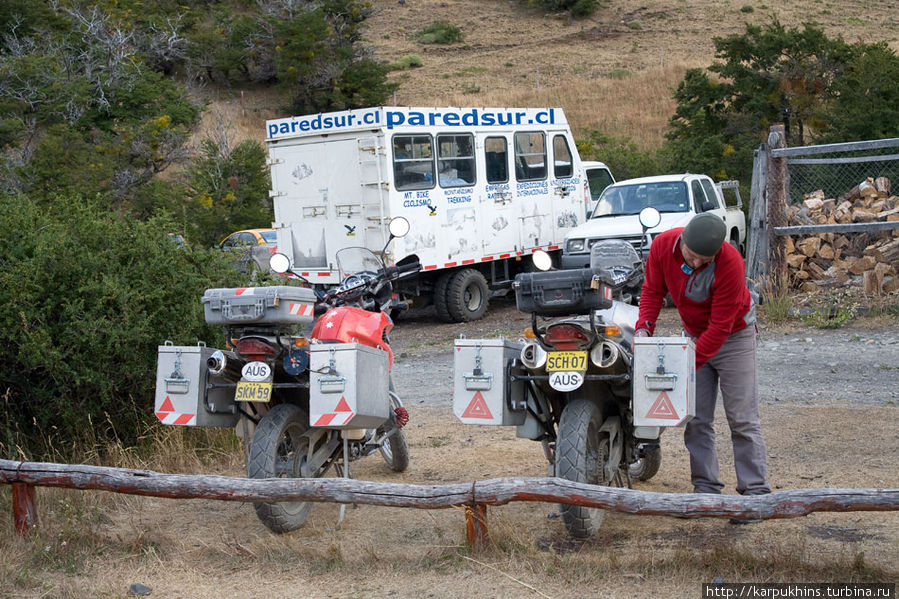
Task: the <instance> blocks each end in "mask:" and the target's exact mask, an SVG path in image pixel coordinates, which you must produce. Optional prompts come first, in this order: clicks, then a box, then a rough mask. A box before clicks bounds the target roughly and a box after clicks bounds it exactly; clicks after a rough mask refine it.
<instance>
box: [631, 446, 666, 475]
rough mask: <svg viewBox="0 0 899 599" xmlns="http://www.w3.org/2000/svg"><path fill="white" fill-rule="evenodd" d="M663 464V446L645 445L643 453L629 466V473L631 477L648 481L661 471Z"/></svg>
mask: <svg viewBox="0 0 899 599" xmlns="http://www.w3.org/2000/svg"><path fill="white" fill-rule="evenodd" d="M661 465H662V448H661V447H658V446H656V447H644V448H643V450H642V455H641V456H640V457H639V458H637V460H636V461H634V462H632V463H631V464H630V465H629V466H628V467H627V469H628V473H629V474H630V475H631V478H636V479H637V480H642V481H647V480H649V479H651V478H652V477H653V476H655V475H656V474H657V473H658V472H659V467H660V466H661Z"/></svg>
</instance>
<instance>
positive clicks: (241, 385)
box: [234, 381, 272, 402]
mask: <svg viewBox="0 0 899 599" xmlns="http://www.w3.org/2000/svg"><path fill="white" fill-rule="evenodd" d="M271 398H272V384H271V383H257V382H255V381H238V382H237V391H235V393H234V401H262V402H268V401H269V400H271Z"/></svg>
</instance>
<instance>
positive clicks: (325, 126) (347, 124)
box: [267, 108, 556, 139]
mask: <svg viewBox="0 0 899 599" xmlns="http://www.w3.org/2000/svg"><path fill="white" fill-rule="evenodd" d="M382 111H383V113H384V117H383V118H384V122H383V126H385V127H386V128H387V129H388V130H392V129H393V128H395V127H400V126H413V127H426V126H427V127H494V126H506V127H507V126H513V125H514V126H522V125H524V126H527V125H555V124H556V109H555V108H547V109H545V110H536V111H531V112H530V116H528V114H529V113H528V112H526V111H520V110H517V111H512V110H484V109H479V108H471V109H462V110H461V111H459V110H446V109H439V108H435V109H427V110H424V109H422V110H391V109H389V108H371V109H362V110H347V111H343V112H333V113H320V114H314V115H308V116H302V117H293V118H291V119H280V120H276V121H269V122H268V123H267V134H268V135H267V136H268V139H277V138H279V137H284V136H288V135H294V134H296V133H309V132H315V131H334V130H338V129H349V128H354V127H367V126H375V127H381V126H382V122H381V112H382Z"/></svg>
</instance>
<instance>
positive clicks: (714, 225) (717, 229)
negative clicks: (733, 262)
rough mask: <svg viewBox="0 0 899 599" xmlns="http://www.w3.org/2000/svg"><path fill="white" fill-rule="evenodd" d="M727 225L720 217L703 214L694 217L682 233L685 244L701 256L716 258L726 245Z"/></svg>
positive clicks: (712, 214)
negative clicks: (722, 246)
mask: <svg viewBox="0 0 899 599" xmlns="http://www.w3.org/2000/svg"><path fill="white" fill-rule="evenodd" d="M726 234H727V225H725V224H724V221H723V220H722V219H721V217H720V216H718V215H717V214H714V213H712V212H703V213H701V214H697V215H696V216H694V217H693V218H692V219H691V220H690V222H688V223H687V226H686V227H685V228H684V232H683V233H682V236H683V240H684V243H685V244H687V247H688V248H690V250H691V251H693V252H695V253H697V254H699V255H700V256H714V255H715V254H717V253H718V250H720V249H721V245H722V244H723V243H724V236H725V235H726Z"/></svg>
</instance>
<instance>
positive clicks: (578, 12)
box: [529, 0, 600, 17]
mask: <svg viewBox="0 0 899 599" xmlns="http://www.w3.org/2000/svg"><path fill="white" fill-rule="evenodd" d="M529 4H538V5H539V6H542V7H543V8H545V9H547V10H552V11H556V12H561V11H564V10H567V11H570V12H571V16H572V17H588V16H590V15H592V14H593V13H594V12H596V9H597V8H599V5H600V0H530V1H529Z"/></svg>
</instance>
